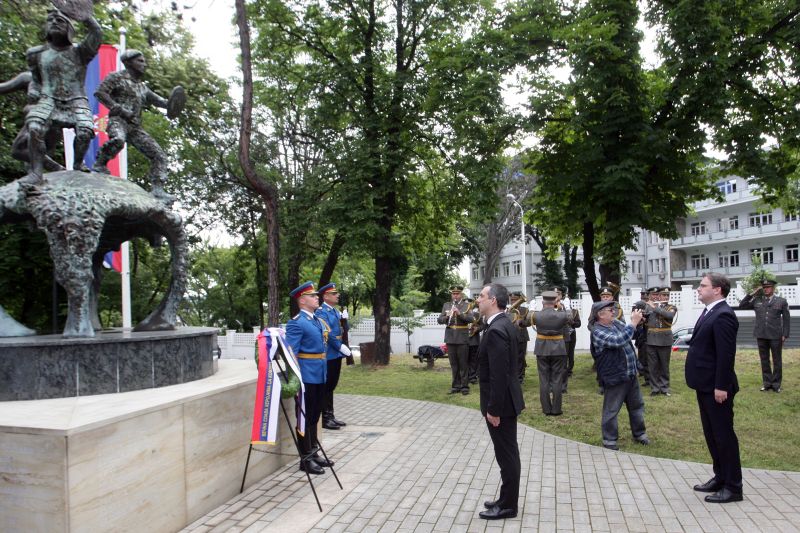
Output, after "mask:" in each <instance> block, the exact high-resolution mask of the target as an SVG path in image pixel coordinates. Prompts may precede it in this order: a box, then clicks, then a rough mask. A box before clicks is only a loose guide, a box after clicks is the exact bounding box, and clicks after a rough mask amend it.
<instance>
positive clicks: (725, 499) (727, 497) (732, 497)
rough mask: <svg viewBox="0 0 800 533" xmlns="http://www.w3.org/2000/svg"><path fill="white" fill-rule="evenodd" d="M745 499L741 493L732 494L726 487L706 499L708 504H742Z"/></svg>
mask: <svg viewBox="0 0 800 533" xmlns="http://www.w3.org/2000/svg"><path fill="white" fill-rule="evenodd" d="M743 499H744V497H743V496H742V493H741V492H731V491H730V489H727V488H725V487H723V488H721V489H720V490H719V492H715V493H714V494H709V495H708V496H706V497H705V500H706V501H707V502H708V503H729V502H740V501H742V500H743Z"/></svg>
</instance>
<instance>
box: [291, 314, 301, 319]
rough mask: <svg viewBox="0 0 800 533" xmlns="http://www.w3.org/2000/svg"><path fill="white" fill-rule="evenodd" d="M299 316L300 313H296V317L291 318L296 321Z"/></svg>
mask: <svg viewBox="0 0 800 533" xmlns="http://www.w3.org/2000/svg"><path fill="white" fill-rule="evenodd" d="M300 315H301V313H297V314H296V315H294V316H293V317H292V320H297V319H298V318H300Z"/></svg>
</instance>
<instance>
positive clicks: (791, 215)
mask: <svg viewBox="0 0 800 533" xmlns="http://www.w3.org/2000/svg"><path fill="white" fill-rule="evenodd" d="M784 220H785V221H786V222H792V221H796V220H800V214H798V213H786V215H785V216H784Z"/></svg>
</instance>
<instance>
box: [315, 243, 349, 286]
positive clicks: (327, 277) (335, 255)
mask: <svg viewBox="0 0 800 533" xmlns="http://www.w3.org/2000/svg"><path fill="white" fill-rule="evenodd" d="M345 242H346V240H345V238H344V235H342V234H341V233H339V232H337V233H336V235H334V236H333V241H332V242H331V247H330V249H329V250H328V257H326V258H325V264H324V265H323V266H322V273H321V274H320V275H319V286H320V287H322V286H323V285H327V284H328V283H330V282H331V277H332V276H333V272H334V270H336V263H338V262H339V253H340V252H341V251H342V247H343V246H344V244H345Z"/></svg>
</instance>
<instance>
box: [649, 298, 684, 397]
mask: <svg viewBox="0 0 800 533" xmlns="http://www.w3.org/2000/svg"><path fill="white" fill-rule="evenodd" d="M646 313H647V341H646V342H647V369H648V371H649V372H650V396H658V395H659V394H663V395H665V396H670V391H669V360H670V356H671V354H672V323H673V322H674V321H675V316H676V315H677V314H678V309H677V308H676V307H675V306H674V305H671V304H670V303H669V287H659V288H658V290H656V291H655V292H654V293H653V294H651V296H650V300H649V301H648V302H647V310H646Z"/></svg>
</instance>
